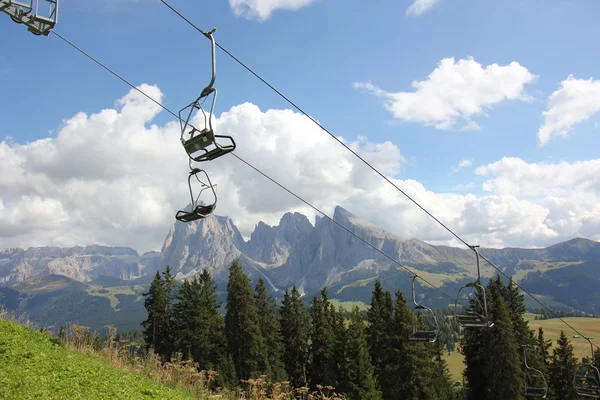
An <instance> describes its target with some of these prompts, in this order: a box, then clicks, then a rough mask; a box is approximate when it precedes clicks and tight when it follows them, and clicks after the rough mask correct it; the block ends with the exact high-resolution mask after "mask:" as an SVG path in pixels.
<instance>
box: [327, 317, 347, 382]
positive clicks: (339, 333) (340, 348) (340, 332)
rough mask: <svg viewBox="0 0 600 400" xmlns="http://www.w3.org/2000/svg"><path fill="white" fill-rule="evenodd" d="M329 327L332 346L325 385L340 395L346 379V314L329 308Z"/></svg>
mask: <svg viewBox="0 0 600 400" xmlns="http://www.w3.org/2000/svg"><path fill="white" fill-rule="evenodd" d="M329 313H330V318H331V326H332V330H333V346H332V350H331V357H330V359H329V363H328V365H327V367H328V368H327V370H328V372H327V379H328V380H329V381H328V382H327V385H331V386H333V387H335V388H336V389H337V392H338V393H340V392H341V391H342V390H343V389H344V388H343V387H342V385H343V382H344V381H345V379H346V370H345V368H346V366H345V362H346V340H347V331H348V330H347V328H346V312H345V311H344V309H343V308H342V306H339V308H338V309H337V310H336V309H335V308H334V307H333V306H331V308H330V310H329Z"/></svg>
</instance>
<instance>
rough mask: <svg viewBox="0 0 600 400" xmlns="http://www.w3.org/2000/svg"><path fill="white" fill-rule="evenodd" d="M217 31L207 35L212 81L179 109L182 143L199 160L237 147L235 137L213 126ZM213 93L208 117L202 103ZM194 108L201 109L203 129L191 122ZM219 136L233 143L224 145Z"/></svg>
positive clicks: (192, 156)
mask: <svg viewBox="0 0 600 400" xmlns="http://www.w3.org/2000/svg"><path fill="white" fill-rule="evenodd" d="M215 31H216V29H213V30H211V31H210V32H207V33H206V36H207V37H208V38H209V39H210V41H211V45H212V78H211V80H210V83H209V84H208V86H207V87H205V88H204V89H203V90H202V92H201V93H200V96H199V97H198V98H197V99H196V100H194V101H193V102H192V103H191V104H189V105H188V106H186V107H184V108H183V109H181V111H179V121H180V127H181V143H182V144H183V148H184V149H185V151H186V153H187V154H188V156H189V157H190V159H192V160H194V161H197V162H201V161H210V160H214V159H215V158H218V157H221V156H222V155H225V154H227V153H229V152H232V151H233V150H234V149H235V141H234V140H233V138H232V137H231V136H226V135H215V132H214V130H213V126H212V117H213V112H214V109H215V102H216V100H217V89H216V88H214V87H213V85H214V83H215V78H216V74H217V67H216V61H215V56H216V55H215V38H214V37H213V33H214V32H215ZM211 94H212V95H213V98H212V103H211V106H210V112H209V113H208V118H207V116H206V112H205V111H204V109H203V108H202V105H203V104H204V102H205V101H206V99H207V98H208V96H210V95H211ZM194 110H200V111H201V112H202V115H203V116H204V128H203V129H201V130H199V129H197V128H196V127H194V126H193V125H192V124H191V123H190V121H191V119H192V114H193V113H194ZM186 112H187V118H186V119H185V120H184V118H183V116H185V113H186ZM184 121H185V122H184ZM186 135H189V137H187V138H186ZM217 138H220V139H228V140H229V141H230V142H231V143H230V144H227V145H223V144H221V143H219V142H218V141H217Z"/></svg>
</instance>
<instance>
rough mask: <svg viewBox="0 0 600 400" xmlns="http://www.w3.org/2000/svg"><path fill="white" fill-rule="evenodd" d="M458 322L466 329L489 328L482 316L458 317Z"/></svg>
mask: <svg viewBox="0 0 600 400" xmlns="http://www.w3.org/2000/svg"><path fill="white" fill-rule="evenodd" d="M456 321H458V323H459V324H460V325H462V326H463V327H465V328H487V327H488V323H487V321H486V320H485V318H483V317H482V316H481V315H457V316H456Z"/></svg>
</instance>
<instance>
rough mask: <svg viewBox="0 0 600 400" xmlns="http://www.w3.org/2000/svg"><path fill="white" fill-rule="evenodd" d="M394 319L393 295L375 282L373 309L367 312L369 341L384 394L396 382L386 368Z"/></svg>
mask: <svg viewBox="0 0 600 400" xmlns="http://www.w3.org/2000/svg"><path fill="white" fill-rule="evenodd" d="M392 317H393V301H392V295H391V293H390V292H388V291H387V290H383V288H382V286H381V282H379V280H377V281H375V287H374V289H373V293H372V295H371V307H370V308H369V310H368V311H367V320H368V321H369V326H368V327H367V340H368V343H369V351H370V353H371V359H372V361H373V366H374V368H375V377H376V378H377V380H378V382H379V384H380V387H381V389H382V391H383V393H384V397H385V398H387V396H385V394H386V393H388V391H389V386H390V385H391V384H393V382H394V381H395V380H396V379H395V378H394V377H392V376H389V374H385V373H384V371H385V369H386V366H387V365H389V357H390V355H391V353H390V348H391V335H392V334H391V328H392Z"/></svg>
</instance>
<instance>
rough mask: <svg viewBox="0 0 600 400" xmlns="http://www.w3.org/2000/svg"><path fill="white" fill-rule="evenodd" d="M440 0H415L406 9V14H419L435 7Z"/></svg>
mask: <svg viewBox="0 0 600 400" xmlns="http://www.w3.org/2000/svg"><path fill="white" fill-rule="evenodd" d="M439 2H440V0H415V1H414V2H413V3H412V4H411V5H410V6H409V7H408V8H407V9H406V15H412V16H419V15H422V14H425V13H426V12H427V11H429V10H431V9H432V8H433V7H435V6H436V5H437V4H438V3H439Z"/></svg>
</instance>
